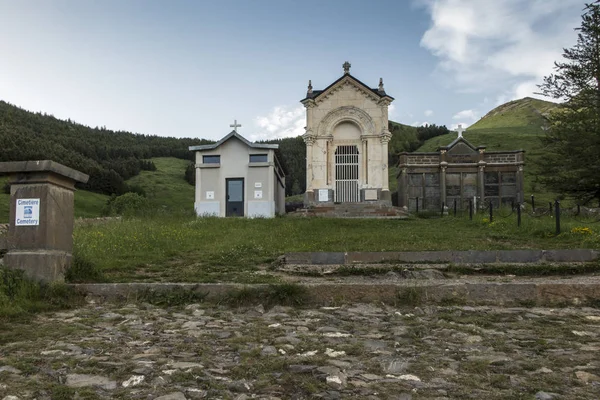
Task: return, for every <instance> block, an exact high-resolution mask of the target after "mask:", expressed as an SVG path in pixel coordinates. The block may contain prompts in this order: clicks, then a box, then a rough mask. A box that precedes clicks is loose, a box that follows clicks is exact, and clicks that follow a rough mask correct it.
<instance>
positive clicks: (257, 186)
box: [254, 182, 262, 188]
mask: <svg viewBox="0 0 600 400" xmlns="http://www.w3.org/2000/svg"><path fill="white" fill-rule="evenodd" d="M254 187H255V188H261V187H262V182H254Z"/></svg>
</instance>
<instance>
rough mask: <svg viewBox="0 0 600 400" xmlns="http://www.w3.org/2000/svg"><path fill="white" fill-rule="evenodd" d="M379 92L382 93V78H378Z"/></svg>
mask: <svg viewBox="0 0 600 400" xmlns="http://www.w3.org/2000/svg"><path fill="white" fill-rule="evenodd" d="M379 91H380V92H383V78H379Z"/></svg>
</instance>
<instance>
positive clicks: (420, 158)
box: [407, 154, 440, 165]
mask: <svg viewBox="0 0 600 400" xmlns="http://www.w3.org/2000/svg"><path fill="white" fill-rule="evenodd" d="M407 163H408V164H412V165H429V164H439V163H440V156H439V155H437V154H432V155H414V156H408V157H407Z"/></svg>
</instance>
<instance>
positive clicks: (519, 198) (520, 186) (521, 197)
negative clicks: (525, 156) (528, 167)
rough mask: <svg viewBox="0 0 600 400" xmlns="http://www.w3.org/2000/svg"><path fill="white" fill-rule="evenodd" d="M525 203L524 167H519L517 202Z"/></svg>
mask: <svg viewBox="0 0 600 400" xmlns="http://www.w3.org/2000/svg"><path fill="white" fill-rule="evenodd" d="M524 201H525V185H524V181H523V166H522V165H519V167H518V169H517V202H518V203H523V202H524Z"/></svg>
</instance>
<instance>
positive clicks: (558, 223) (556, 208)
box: [554, 200, 560, 235]
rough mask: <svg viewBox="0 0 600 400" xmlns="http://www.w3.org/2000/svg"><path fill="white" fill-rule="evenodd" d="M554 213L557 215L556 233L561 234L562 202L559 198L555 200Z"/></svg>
mask: <svg viewBox="0 0 600 400" xmlns="http://www.w3.org/2000/svg"><path fill="white" fill-rule="evenodd" d="M554 214H555V217H556V218H555V219H556V234H557V235H560V202H559V201H558V200H556V201H555V202H554Z"/></svg>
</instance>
